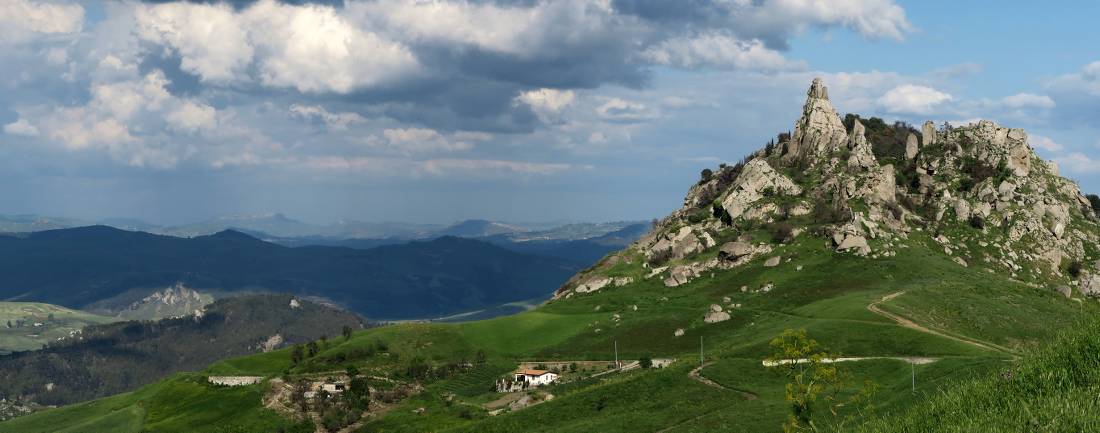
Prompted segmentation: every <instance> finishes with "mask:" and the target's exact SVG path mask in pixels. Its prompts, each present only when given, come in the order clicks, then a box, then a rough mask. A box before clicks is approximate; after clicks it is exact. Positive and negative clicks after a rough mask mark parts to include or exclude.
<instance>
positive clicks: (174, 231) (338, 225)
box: [0, 213, 640, 246]
mask: <svg viewBox="0 0 1100 433" xmlns="http://www.w3.org/2000/svg"><path fill="white" fill-rule="evenodd" d="M639 223H640V222H638V221H619V222H604V223H568V222H563V223H505V222H500V221H489V220H483V219H470V220H464V221H459V222H456V223H454V224H451V225H442V224H414V223H402V222H363V221H354V220H341V221H337V222H334V223H331V224H324V225H317V224H310V223H306V222H303V221H299V220H295V219H293V218H290V217H287V216H286V215H284V214H281V213H269V214H257V215H230V216H223V217H218V218H213V219H210V220H206V221H202V222H197V223H190V224H183V225H176V226H162V225H156V224H151V223H147V222H144V221H141V220H138V219H133V218H107V219H102V220H97V221H88V220H80V219H75V218H63V217H47V216H39V215H0V233H30V232H36V231H43V230H56V229H64V228H75V227H86V226H91V225H105V226H110V227H114V228H118V229H123V230H129V231H143V232H148V233H153V234H160V235H169V236H177V237H196V236H206V235H211V234H214V233H218V232H221V231H225V230H236V231H240V232H244V233H248V234H251V235H253V236H256V237H258V238H261V239H272V240H274V239H279V240H281V241H282V242H280V243H293V244H295V245H314V244H331V243H332V242H333V241H341V240H349V239H356V240H361V239H370V240H385V241H379V242H373V243H368V244H366V245H370V246H378V245H381V244H388V243H396V242H398V241H407V240H414V239H432V238H438V237H442V236H457V237H463V238H483V237H490V236H506V237H508V238H509V239H511V240H514V241H527V240H580V239H589V238H594V237H599V236H603V235H606V234H608V233H611V232H614V231H617V230H622V229H623V228H625V227H627V226H629V225H633V224H639Z"/></svg>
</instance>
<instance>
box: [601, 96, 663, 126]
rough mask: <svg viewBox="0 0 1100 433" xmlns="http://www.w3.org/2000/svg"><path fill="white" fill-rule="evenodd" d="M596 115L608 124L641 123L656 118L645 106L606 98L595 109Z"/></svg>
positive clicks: (655, 114)
mask: <svg viewBox="0 0 1100 433" xmlns="http://www.w3.org/2000/svg"><path fill="white" fill-rule="evenodd" d="M596 113H597V114H599V115H600V118H601V119H603V120H606V121H610V122H627V123H630V122H642V121H646V120H651V119H655V118H656V117H657V113H656V112H654V110H652V109H651V108H649V107H648V106H646V105H645V104H643V103H641V102H635V101H628V100H625V99H622V98H608V99H607V101H606V102H604V103H603V104H602V105H600V106H599V107H596Z"/></svg>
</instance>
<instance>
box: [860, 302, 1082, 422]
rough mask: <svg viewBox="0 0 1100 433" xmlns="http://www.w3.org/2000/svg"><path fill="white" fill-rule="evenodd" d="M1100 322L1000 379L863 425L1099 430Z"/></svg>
mask: <svg viewBox="0 0 1100 433" xmlns="http://www.w3.org/2000/svg"><path fill="white" fill-rule="evenodd" d="M1098 394H1100V322H1093V323H1091V324H1088V325H1085V326H1082V327H1080V328H1076V329H1072V330H1070V331H1068V332H1067V333H1066V334H1065V335H1063V336H1062V337H1061V338H1060V339H1059V340H1058V341H1057V342H1056V343H1054V344H1052V345H1050V346H1049V347H1046V348H1044V349H1040V350H1038V351H1036V352H1035V353H1032V354H1029V355H1028V356H1026V357H1025V358H1024V359H1023V360H1022V361H1021V362H1019V363H1018V364H1015V365H1006V366H1001V367H1000V368H998V371H997V374H990V375H986V376H984V377H981V378H976V379H971V380H968V381H964V382H962V383H961V384H960V385H959V386H956V387H954V388H952V389H950V390H947V391H946V392H943V393H937V394H934V395H932V396H931V397H929V398H928V399H926V400H924V401H922V402H919V403H917V404H915V405H913V406H911V407H910V408H909V409H907V410H904V411H902V412H901V413H899V414H894V415H893V416H887V417H883V418H882V419H879V420H875V421H872V422H870V423H868V424H867V425H865V426H863V430H864V431H873V432H885V433H890V432H899V433H900V432H927V431H938V432H1086V431H1100V419H1098V418H1097V413H1100V399H1097V397H1096V396H1097V395H1098Z"/></svg>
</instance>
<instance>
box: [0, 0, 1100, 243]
mask: <svg viewBox="0 0 1100 433" xmlns="http://www.w3.org/2000/svg"><path fill="white" fill-rule="evenodd" d="M1098 15H1100V5H1098V4H1096V3H1094V2H1075V3H1070V2H1065V3H1060V4H1059V6H1058V7H1051V6H1049V5H1041V4H1037V3H1033V2H1000V3H998V5H997V7H991V6H989V5H988V4H984V3H981V2H961V3H960V2H946V1H920V2H903V1H893V0H834V1H825V0H774V1H772V0H764V1H748V0H692V1H685V2H668V1H664V0H661V1H658V0H556V1H537V0H468V1H458V0H437V1H433V2H423V1H422V2H412V1H400V0H369V1H368V0H344V1H340V0H335V1H333V0H326V1H315V2H310V1H293V2H280V1H275V0H259V1H250V0H238V1H233V2H229V3H223V2H215V1H202V2H174V1H154V2H137V1H82V2H64V1H46V0H8V1H5V2H3V4H0V56H2V58H3V59H4V61H3V62H2V63H0V65H2V66H0V68H2V69H3V71H2V72H3V73H2V74H0V126H2V130H0V172H2V173H4V176H3V178H4V179H3V182H0V196H2V197H4V199H3V200H0V213H7V214H11V213H36V214H44V215H57V216H68V217H78V218H85V219H97V218H105V217H136V218H141V219H145V220H147V221H150V222H154V223H164V224H174V223H184V222H191V221H195V220H201V219H206V218H210V217H214V216H219V215H227V214H250V213H268V212H282V213H285V214H287V215H289V216H291V217H295V218H298V219H303V220H306V221H311V222H319V223H320V222H329V221H334V220H339V219H355V220H364V221H380V220H396V221H410V222H435V223H440V222H450V221H455V220H459V219H465V218H490V219H499V220H509V221H520V222H522V221H556V220H578V221H602V220H620V219H648V218H651V217H656V216H662V215H664V214H666V213H668V212H669V211H671V210H673V209H675V208H676V207H677V206H678V204H679V203H680V200H681V199H682V197H683V194H684V193H685V192H686V190H687V188H688V187H689V186H690V185H691V183H692V182H693V181H694V180H695V179H696V178H697V176H698V173H699V171H700V170H701V169H702V168H705V167H713V166H716V165H718V163H720V162H730V161H736V160H739V159H740V158H741V157H742V156H743V155H745V154H747V153H749V152H751V151H753V150H755V149H756V148H758V147H759V146H761V145H762V144H764V143H765V142H767V141H768V140H769V139H770V138H771V137H773V136H774V135H775V134H776V133H778V132H782V131H787V130H789V129H790V128H791V127H792V125H793V123H794V121H795V118H796V116H797V115H798V113H799V111H800V107H801V103H802V102H803V99H804V97H805V90H806V87H807V86H808V85H809V82H810V80H811V79H812V78H813V77H815V76H821V77H823V78H824V79H825V82H826V84H827V85H828V86H829V88H830V95H831V96H832V99H833V102H834V105H835V106H836V107H837V108H838V110H839V111H841V112H842V113H844V112H857V113H860V114H862V115H865V116H867V115H875V116H880V117H883V118H886V119H889V120H904V121H908V122H911V123H918V124H919V123H922V122H923V121H924V120H935V121H937V122H944V121H948V122H952V123H965V122H968V121H972V120H975V119H981V118H988V119H993V120H995V121H997V122H999V123H1001V124H1004V125H1008V126H1013V127H1021V128H1025V129H1026V130H1027V131H1028V133H1029V135H1030V139H1031V144H1032V146H1033V147H1035V148H1036V149H1037V150H1038V152H1039V153H1040V155H1042V156H1043V157H1044V158H1048V159H1052V160H1054V161H1056V162H1058V164H1059V166H1060V167H1061V170H1062V173H1063V174H1064V175H1066V176H1069V177H1071V178H1073V179H1075V180H1077V181H1079V182H1080V183H1081V185H1082V187H1083V189H1084V190H1086V192H1100V131H1098V128H1097V125H1096V119H1097V118H1100V117H1098V115H1100V52H1098V51H1100V43H1097V42H1098V41H1100V29H1098V28H1097V27H1096V26H1094V25H1092V23H1091V21H1092V20H1094V18H1095V17H1096V16H1098Z"/></svg>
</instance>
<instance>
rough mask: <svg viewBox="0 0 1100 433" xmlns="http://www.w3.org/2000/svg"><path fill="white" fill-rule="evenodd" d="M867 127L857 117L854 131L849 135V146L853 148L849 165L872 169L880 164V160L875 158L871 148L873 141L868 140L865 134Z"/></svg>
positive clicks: (853, 126) (853, 127)
mask: <svg viewBox="0 0 1100 433" xmlns="http://www.w3.org/2000/svg"><path fill="white" fill-rule="evenodd" d="M865 133H866V129H865V128H864V127H863V124H862V123H860V122H859V119H856V121H855V123H854V124H853V125H852V133H851V135H849V136H848V147H849V148H850V149H851V153H850V155H849V156H848V166H849V167H860V168H863V169H865V170H870V169H871V168H873V167H876V166H878V161H876V160H875V153H874V152H873V151H872V150H871V143H870V142H868V141H867V137H866V135H865Z"/></svg>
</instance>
